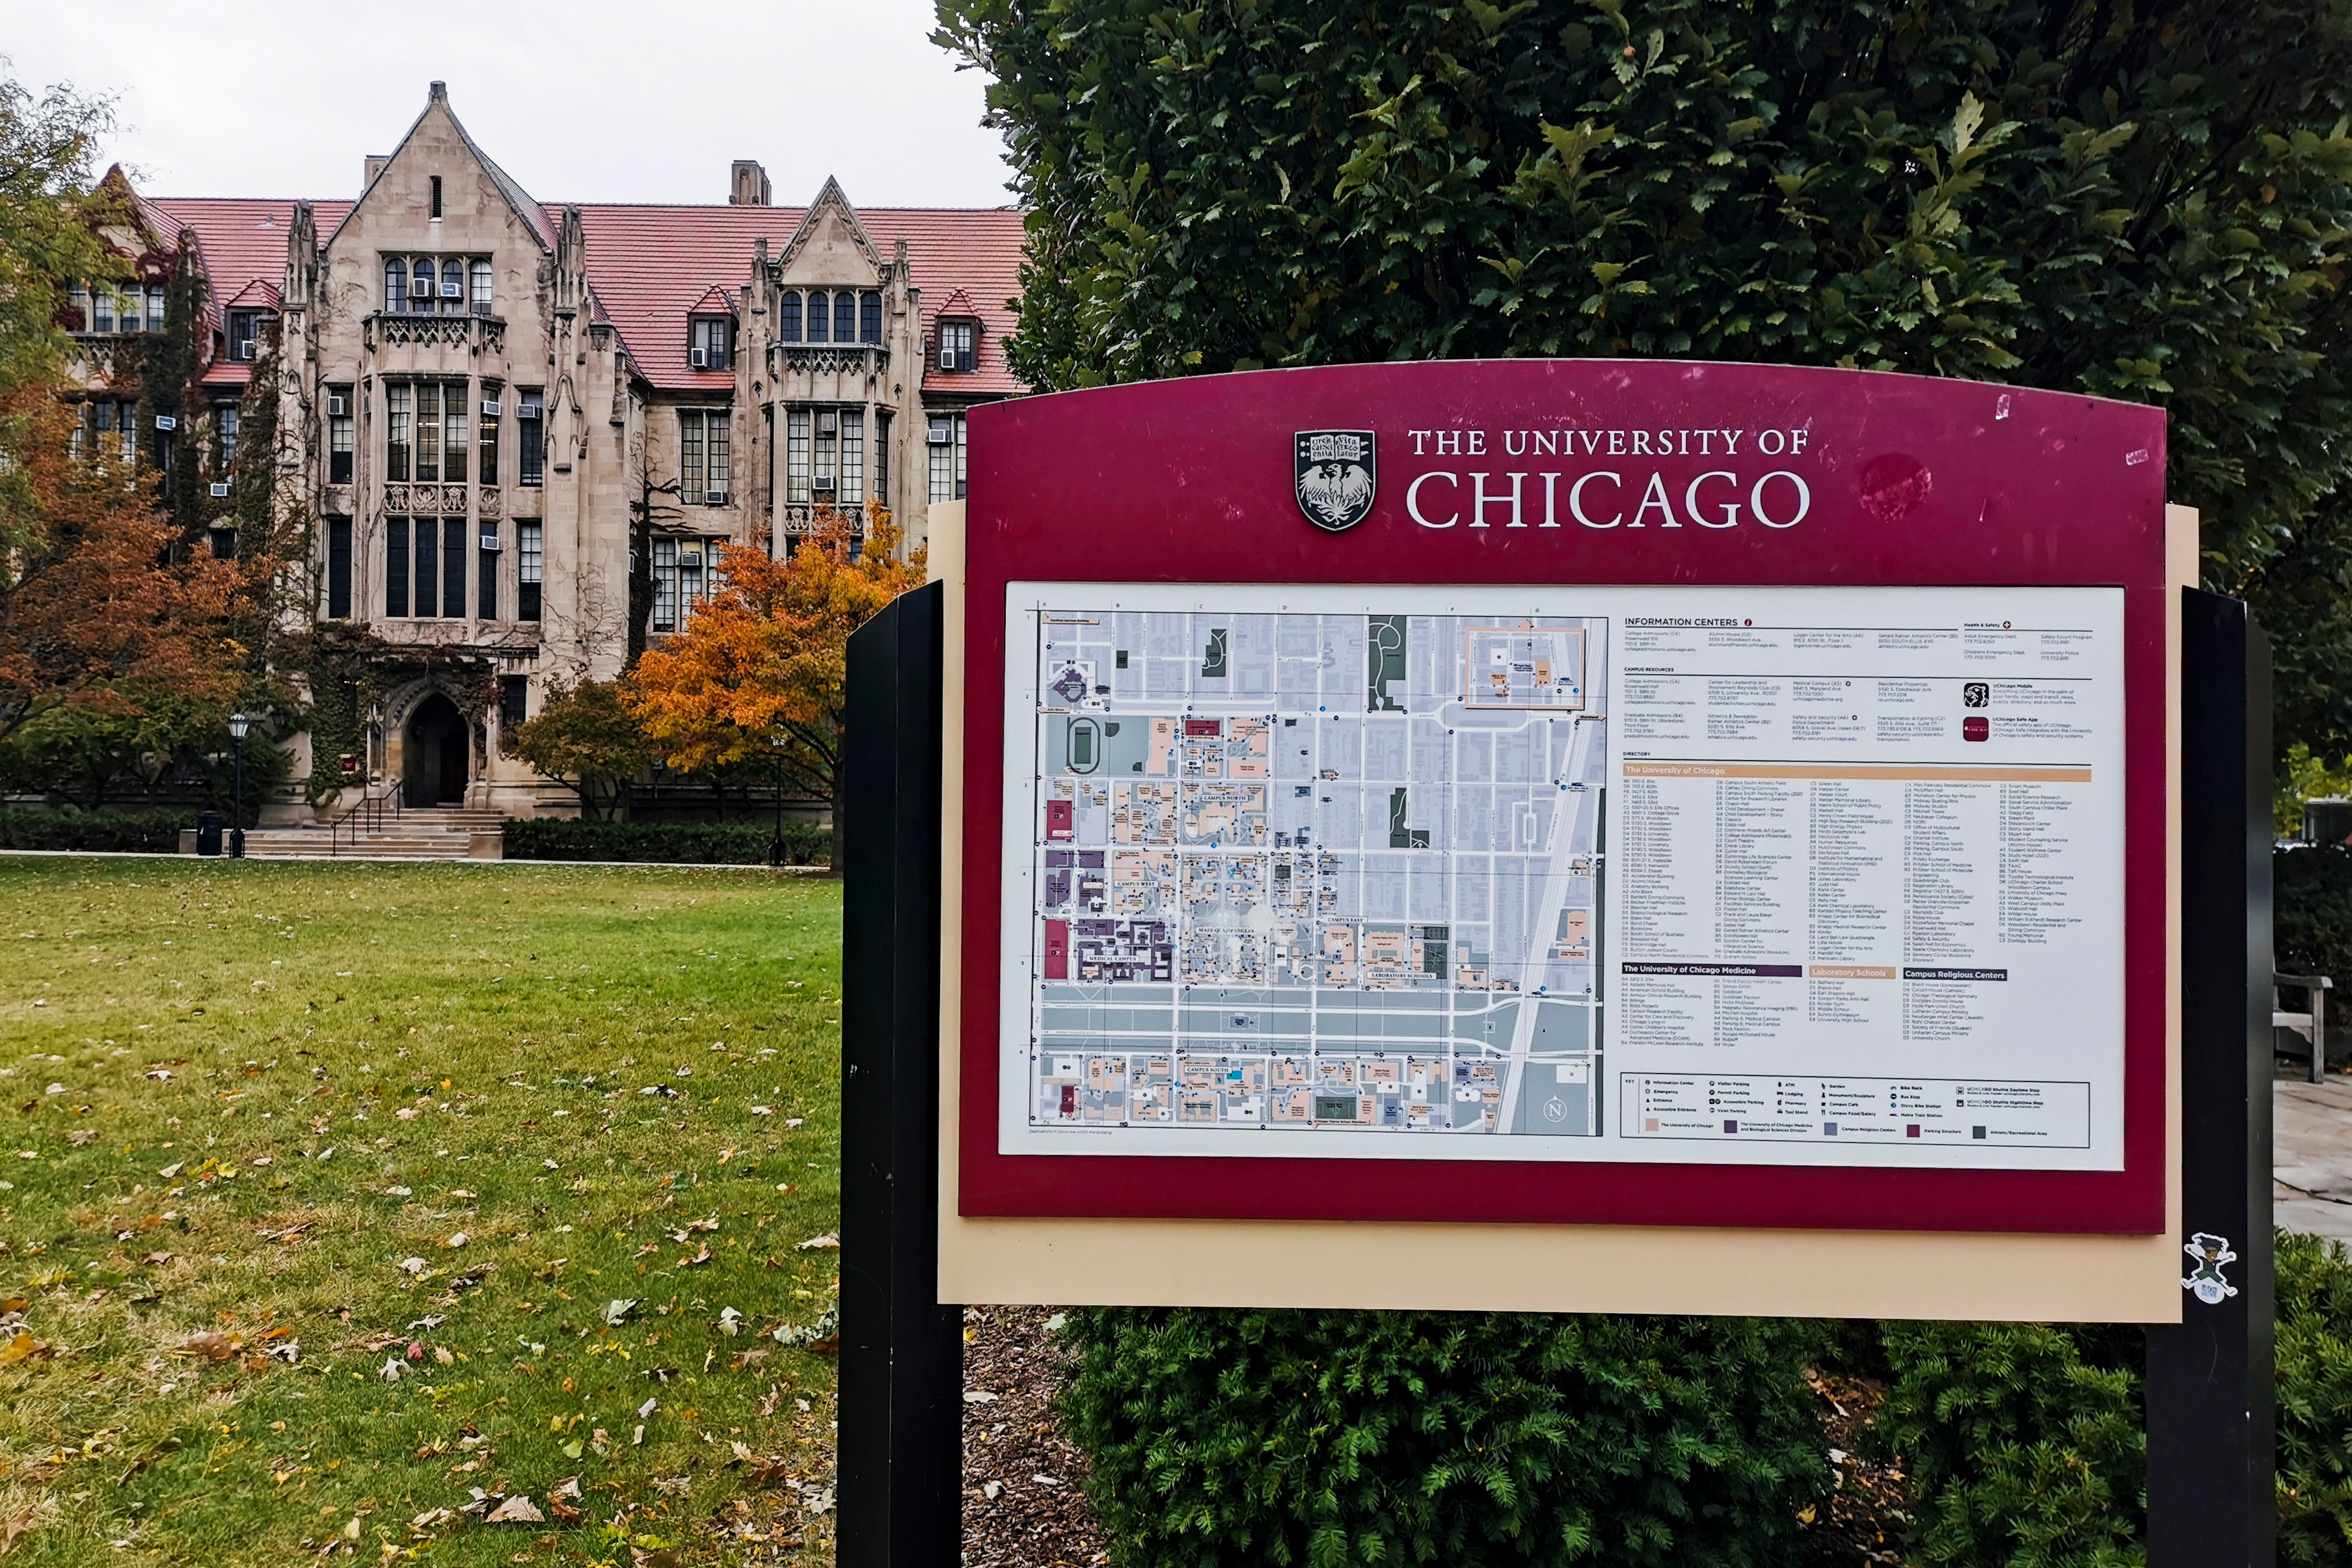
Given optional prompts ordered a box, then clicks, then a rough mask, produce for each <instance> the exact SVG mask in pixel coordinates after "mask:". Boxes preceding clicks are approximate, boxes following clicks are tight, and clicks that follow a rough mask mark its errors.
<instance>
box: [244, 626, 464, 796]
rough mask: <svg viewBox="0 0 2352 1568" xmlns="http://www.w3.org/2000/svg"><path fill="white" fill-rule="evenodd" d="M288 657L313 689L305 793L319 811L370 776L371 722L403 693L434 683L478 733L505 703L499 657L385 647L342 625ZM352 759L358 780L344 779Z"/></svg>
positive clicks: (307, 637)
mask: <svg viewBox="0 0 2352 1568" xmlns="http://www.w3.org/2000/svg"><path fill="white" fill-rule="evenodd" d="M284 658H285V666H286V668H288V669H289V670H293V671H299V673H300V674H301V676H302V677H303V679H304V680H305V681H306V682H307V684H308V685H309V687H310V701H309V728H310V780H309V783H308V784H307V786H306V789H305V794H306V795H307V797H308V798H309V800H310V804H311V805H314V806H315V805H320V804H321V803H322V802H324V801H326V800H328V799H329V798H331V796H332V795H335V793H336V792H337V791H339V790H342V789H347V788H349V787H351V786H352V784H355V783H356V782H358V780H359V779H361V778H362V777H364V776H365V771H366V763H367V730H368V715H369V714H370V712H371V711H373V710H377V709H378V707H379V705H380V704H381V703H382V702H383V700H384V699H385V698H386V697H387V696H389V695H390V694H391V693H393V692H394V691H397V690H399V689H401V688H402V687H404V686H409V685H413V684H415V682H417V681H420V680H428V679H429V680H431V681H432V682H433V684H434V686H435V687H436V689H439V690H441V691H443V692H445V693H446V694H447V696H448V698H449V700H451V701H452V702H455V703H456V704H457V709H458V711H459V712H461V713H463V714H464V715H465V716H466V721H467V724H468V725H470V726H471V727H472V728H473V729H475V730H476V731H479V730H480V729H481V726H482V720H483V716H484V715H485V714H487V713H488V711H489V709H490V705H491V704H492V703H493V702H495V701H497V700H498V692H499V670H498V661H497V660H496V659H495V658H489V657H487V656H484V655H482V654H478V653H472V652H468V651H467V650H466V649H463V648H447V647H426V646H421V645H416V644H403V643H392V642H386V641H385V640H384V639H383V638H382V637H377V636H376V635H375V634H374V633H373V632H370V631H368V630H367V629H366V628H364V627H361V626H348V625H345V624H342V623H341V622H333V621H329V622H322V623H320V625H318V626H313V627H311V628H310V629H309V630H307V631H305V632H303V633H301V634H300V635H299V637H296V638H295V639H294V640H293V641H291V642H290V643H289V645H288V647H286V649H285V653H284ZM346 756H350V757H353V758H356V759H358V761H359V769H358V771H357V772H356V773H352V774H346V773H344V772H343V758H345V757H346Z"/></svg>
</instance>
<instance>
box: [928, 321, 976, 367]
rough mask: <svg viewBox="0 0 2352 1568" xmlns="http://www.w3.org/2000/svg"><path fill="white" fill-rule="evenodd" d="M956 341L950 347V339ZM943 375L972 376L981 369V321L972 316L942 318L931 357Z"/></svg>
mask: <svg viewBox="0 0 2352 1568" xmlns="http://www.w3.org/2000/svg"><path fill="white" fill-rule="evenodd" d="M950 337H952V339H953V340H954V342H953V346H952V347H950ZM931 359H932V363H933V364H935V365H936V366H937V367H938V369H939V371H940V374H942V375H970V374H971V373H972V372H973V371H976V370H978V369H979V368H980V321H979V319H978V318H976V317H972V316H942V317H941V318H940V322H939V327H938V342H937V347H936V349H935V351H934V353H933V354H932V356H931Z"/></svg>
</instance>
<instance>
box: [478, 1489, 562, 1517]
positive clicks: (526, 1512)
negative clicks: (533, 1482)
mask: <svg viewBox="0 0 2352 1568" xmlns="http://www.w3.org/2000/svg"><path fill="white" fill-rule="evenodd" d="M482 1522H483V1523H484V1524H545V1523H546V1522H547V1515H545V1514H543V1513H541V1512H540V1511H539V1510H538V1508H537V1507H536V1506H534V1505H533V1504H532V1502H531V1500H530V1499H529V1498H527V1497H524V1496H523V1495H522V1494H521V1493H520V1492H518V1493H516V1494H515V1495H514V1496H513V1497H510V1498H509V1499H507V1500H506V1501H504V1502H502V1503H500V1504H499V1506H498V1507H497V1508H495V1509H493V1510H490V1513H489V1515H488V1517H487V1518H485V1519H484V1520H483V1521H482Z"/></svg>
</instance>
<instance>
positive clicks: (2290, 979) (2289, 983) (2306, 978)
mask: <svg viewBox="0 0 2352 1568" xmlns="http://www.w3.org/2000/svg"><path fill="white" fill-rule="evenodd" d="M2335 987H2336V982H2335V981H2333V980H2331V979H2329V978H2328V977H2327V976H2326V975H2325V974H2277V973H2273V975H2272V976H2271V1006H2272V1008H2273V1011H2272V1013H2271V1031H2272V1042H2273V1047H2275V1046H2277V1045H2278V1044H2280V1043H2282V1042H2280V1041H2279V1039H2278V1037H2279V1036H2280V1035H2281V1034H2288V1035H2294V1036H2297V1037H2300V1038H2301V1039H2302V1041H2303V1049H2302V1050H2299V1051H2298V1050H2293V1049H2290V1050H2288V1051H2286V1052H2284V1053H2283V1054H2284V1055H2289V1056H2302V1055H2305V1054H2307V1055H2309V1057H2310V1058H2311V1081H2312V1082H2314V1083H2317V1082H2319V1081H2320V1080H2321V1079H2324V1078H2326V1074H2327V994H2328V992H2330V991H2332V990H2334V989H2335ZM2282 989H2285V990H2298V989H2299V990H2301V991H2302V992H2303V994H2304V1000H2305V1008H2304V1010H2303V1011H2302V1012H2299V1013H2294V1012H2288V1011H2287V1010H2286V1009H2285V1008H2284V1006H2283V1005H2281V1004H2280V1001H2279V996H2278V993H2279V992H2280V990H2282Z"/></svg>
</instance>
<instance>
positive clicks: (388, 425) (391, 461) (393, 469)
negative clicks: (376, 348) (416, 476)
mask: <svg viewBox="0 0 2352 1568" xmlns="http://www.w3.org/2000/svg"><path fill="white" fill-rule="evenodd" d="M412 387H413V384H412V383H410V382H405V381H389V382H386V383H384V387H383V477H384V478H385V479H388V480H390V481H392V482H393V483H395V484H405V483H407V482H408V473H409V469H410V468H411V467H412V466H413V462H414V459H415V454H416V448H415V426H413V425H412V424H411V420H412V419H413V418H414V417H415V415H414V411H413V403H412V399H411V396H410V394H411V390H412Z"/></svg>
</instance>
